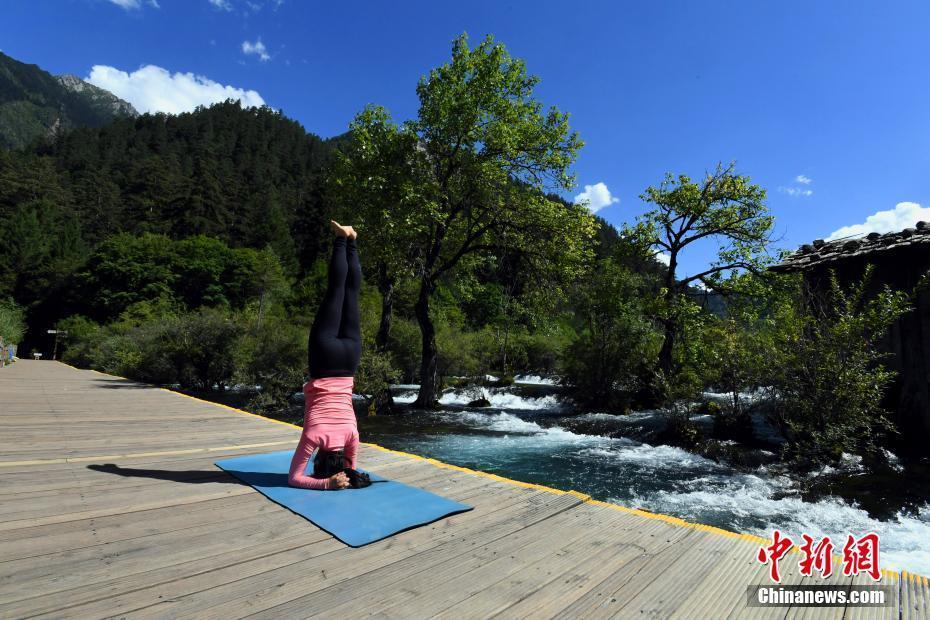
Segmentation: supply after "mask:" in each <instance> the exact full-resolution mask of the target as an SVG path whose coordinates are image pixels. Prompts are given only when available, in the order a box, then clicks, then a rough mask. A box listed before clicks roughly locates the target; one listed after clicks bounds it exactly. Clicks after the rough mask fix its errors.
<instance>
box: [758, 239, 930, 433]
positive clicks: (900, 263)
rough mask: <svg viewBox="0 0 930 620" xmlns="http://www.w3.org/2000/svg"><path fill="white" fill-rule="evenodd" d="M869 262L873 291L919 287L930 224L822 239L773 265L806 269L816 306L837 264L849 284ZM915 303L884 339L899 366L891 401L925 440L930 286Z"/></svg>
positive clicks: (929, 428)
mask: <svg viewBox="0 0 930 620" xmlns="http://www.w3.org/2000/svg"><path fill="white" fill-rule="evenodd" d="M869 264H872V265H874V273H873V277H872V280H871V283H870V287H869V292H870V293H873V294H874V293H875V292H877V291H878V290H879V289H881V288H882V287H883V286H884V285H886V284H887V285H888V286H890V287H891V288H892V289H895V290H901V291H908V292H909V291H911V290H913V289H914V287H915V285H916V284H917V283H918V281H919V280H920V279H921V277H922V276H923V275H924V274H925V273H926V272H927V271H928V270H930V224H928V223H927V222H918V223H917V225H916V227H915V228H906V229H904V230H902V231H900V232H893V233H887V234H884V235H882V234H879V233H869V234H868V235H867V236H865V237H862V238H846V239H838V240H835V241H824V240H823V239H818V240H816V241H814V242H813V243H812V244H806V245H802V246H801V247H800V248H799V249H798V250H797V251H795V252H794V253H792V254H790V255H789V256H788V257H787V258H786V259H785V260H784V261H782V262H781V263H780V264H778V265H776V266H775V267H773V268H772V269H773V270H774V271H781V272H789V271H799V272H801V273H802V274H803V277H804V283H805V288H806V291H807V293H808V300H809V302H811V303H812V304H814V305H815V307H816V304H817V302H818V301H822V300H823V299H824V293H825V292H826V290H827V287H828V286H829V277H830V271H831V270H832V271H833V272H834V273H836V276H837V279H838V280H839V282H840V284H841V285H843V286H844V287H848V286H849V285H850V284H852V283H853V282H857V281H859V280H860V278H861V277H862V274H863V272H864V271H865V268H866V266H867V265H869ZM915 306H916V307H915V309H914V310H912V311H911V312H909V313H907V314H906V315H904V316H903V317H901V318H900V319H899V320H898V321H897V322H896V323H895V324H894V325H893V326H892V327H891V329H890V330H889V331H888V333H887V334H886V336H885V338H884V341H883V343H882V348H883V349H884V350H885V351H887V352H888V353H890V354H891V355H890V357H889V358H888V360H887V361H886V364H887V365H888V366H889V367H890V368H892V369H894V370H895V371H896V372H897V377H896V379H895V381H894V383H893V385H892V386H891V387H890V389H889V391H888V394H887V397H886V406H887V407H888V408H889V409H890V410H892V411H893V412H895V421H896V423H897V424H898V428H899V429H900V430H901V431H902V433H904V434H905V437H906V438H907V439H909V440H910V441H911V443H915V444H918V445H925V443H924V442H925V441H926V440H927V439H928V438H930V291H927V290H921V291H920V292H919V293H918V295H917V297H916V304H915Z"/></svg>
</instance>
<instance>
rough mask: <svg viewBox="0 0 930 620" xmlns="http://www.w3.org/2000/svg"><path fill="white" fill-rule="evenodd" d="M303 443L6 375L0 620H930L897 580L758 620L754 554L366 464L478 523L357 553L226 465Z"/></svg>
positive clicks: (451, 525)
mask: <svg viewBox="0 0 930 620" xmlns="http://www.w3.org/2000/svg"><path fill="white" fill-rule="evenodd" d="M297 438H298V431H297V430H296V429H295V427H292V426H289V425H284V424H281V423H273V422H272V421H269V420H266V419H264V418H260V417H258V416H251V415H243V414H242V413H241V412H235V411H232V410H229V409H228V408H224V407H221V406H218V405H213V404H210V403H205V402H203V401H197V400H195V399H191V398H187V397H184V396H181V395H178V394H175V393H173V392H169V391H167V390H163V389H159V388H154V387H151V386H146V385H142V384H138V383H134V382H131V381H127V380H124V379H121V378H118V377H112V376H109V375H102V374H99V373H95V372H93V371H85V370H77V369H74V368H71V367H69V366H66V365H64V364H60V363H57V362H49V361H41V362H36V361H27V360H23V361H20V362H18V363H16V364H15V365H14V366H12V367H8V368H4V369H2V370H0V500H2V501H0V513H2V514H0V618H33V617H43V618H71V617H75V618H97V617H111V616H115V617H131V618H152V617H154V618H221V619H227V618H239V617H245V616H250V617H258V618H276V619H278V618H301V617H309V616H317V615H319V616H327V617H332V618H340V617H347V616H348V617H357V616H363V615H377V616H381V617H397V618H432V617H443V618H486V617H491V616H499V617H502V618H527V617H528V618H548V617H608V616H610V617H622V618H623V617H628V618H642V617H647V616H648V617H660V618H666V617H674V618H705V617H707V618H727V617H753V618H756V617H758V618H795V617H816V618H820V617H825V618H859V617H868V618H873V617H874V618H898V617H902V618H927V617H930V607H928V600H930V593H928V589H930V586H928V582H927V580H926V579H925V578H922V577H914V576H908V575H904V577H903V578H902V576H901V575H898V574H896V573H887V574H886V575H885V576H884V577H883V580H882V582H883V583H884V584H886V585H891V586H893V592H894V597H895V601H894V604H893V606H892V607H885V608H870V609H866V608H848V609H844V608H804V607H798V608H785V607H781V608H759V607H747V604H746V588H747V586H748V585H750V584H766V583H768V576H767V572H766V571H767V568H766V567H764V566H762V565H761V564H759V563H758V562H757V561H756V560H755V559H754V558H755V554H756V551H757V550H758V548H759V542H758V539H754V538H753V537H750V536H743V535H736V534H730V533H725V532H722V531H721V530H715V529H714V528H709V527H706V526H694V525H691V524H686V523H684V522H681V521H679V520H677V519H672V518H669V517H663V516H661V515H651V514H648V513H642V512H639V511H633V510H629V509H624V508H619V507H616V506H611V505H608V504H603V503H601V502H595V501H591V500H590V499H588V498H586V497H585V496H583V495H580V494H577V493H566V492H561V491H556V490H552V489H545V488H542V487H537V486H534V485H525V484H521V483H514V482H513V481H506V480H504V479H501V478H497V477H495V476H489V475H486V474H484V475H482V474H477V473H474V472H469V471H467V470H462V469H460V468H455V467H451V466H446V465H443V464H440V463H436V462H433V461H428V460H425V459H420V458H417V457H413V456H411V455H404V454H401V453H396V452H391V451H388V450H383V449H380V448H378V447H376V446H371V445H366V446H364V447H363V449H362V453H361V458H360V462H361V463H362V464H363V466H365V467H366V468H368V469H371V470H373V471H375V472H377V473H379V474H381V475H384V476H387V477H390V478H393V479H397V480H401V481H403V482H407V483H410V484H415V485H417V486H420V487H423V488H426V489H428V490H430V491H433V492H436V493H439V494H442V495H444V496H447V497H450V498H452V499H455V500H458V501H462V502H466V503H469V504H471V505H473V506H475V509H474V510H473V511H471V512H468V513H464V514H461V515H456V516H453V517H450V518H447V519H443V520H441V521H438V522H436V523H433V524H431V525H428V526H425V527H421V528H417V529H414V530H411V531H408V532H404V533H401V534H399V535H396V536H393V537H391V538H388V539H386V540H383V541H380V542H377V543H374V544H371V545H368V546H365V547H362V548H358V549H352V548H350V547H347V546H345V545H343V544H342V543H340V542H338V541H337V540H335V539H333V538H332V537H331V536H329V535H327V534H326V533H324V532H322V531H321V530H319V529H318V528H316V527H315V526H314V525H313V524H311V523H309V522H308V521H306V520H305V519H303V518H302V517H299V516H297V515H295V514H293V513H291V512H289V511H288V510H286V509H285V508H282V507H281V506H278V505H277V504H275V503H273V502H271V501H269V500H268V499H266V498H265V497H264V496H262V495H261V494H259V493H258V492H256V491H254V490H252V488H251V487H248V486H245V485H243V484H240V483H239V482H238V481H237V480H235V479H234V478H232V477H231V476H229V475H227V474H226V473H225V472H223V471H221V470H219V469H218V468H217V467H216V466H214V465H213V461H214V460H216V459H218V458H222V457H229V456H233V455H236V454H247V453H260V452H268V451H273V450H282V449H286V448H288V447H290V446H293V445H295V444H296V442H297ZM363 439H364V438H363ZM789 560H790V561H789ZM792 567H793V569H794V570H792ZM782 570H783V573H786V574H787V578H786V579H784V582H785V583H798V582H800V579H799V576H798V574H797V566H796V561H795V560H791V557H789V558H787V559H786V560H783V561H782ZM831 581H833V583H839V584H848V583H849V582H850V580H849V578H842V577H838V578H834V579H832V580H831ZM804 583H809V584H811V585H823V584H824V581H822V580H816V579H806V580H805V581H804ZM863 583H864V582H863Z"/></svg>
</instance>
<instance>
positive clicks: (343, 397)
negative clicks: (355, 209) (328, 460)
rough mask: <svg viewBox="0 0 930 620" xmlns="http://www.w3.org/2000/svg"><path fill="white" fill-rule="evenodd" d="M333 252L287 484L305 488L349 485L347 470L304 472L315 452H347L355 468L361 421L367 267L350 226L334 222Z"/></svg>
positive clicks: (347, 461) (311, 347)
mask: <svg viewBox="0 0 930 620" xmlns="http://www.w3.org/2000/svg"><path fill="white" fill-rule="evenodd" d="M330 224H331V225H332V228H333V232H335V234H336V236H335V238H333V252H332V255H331V256H330V259H329V274H328V280H327V286H326V294H325V295H324V297H323V301H322V302H321V303H320V307H319V309H318V310H317V313H316V317H315V318H314V320H313V327H311V328H310V342H309V348H308V355H309V362H310V380H309V381H308V382H307V383H305V384H304V400H305V405H304V428H303V433H302V434H301V436H300V443H298V444H297V450H295V452H294V458H293V459H292V460H291V469H290V473H289V474H288V482H289V483H290V485H291V486H295V487H301V488H304V489H344V488H346V487H347V486H349V480H348V477H347V476H346V474H345V473H343V472H340V473H337V474H335V475H333V476H330V477H329V478H316V477H313V476H308V475H307V474H306V473H305V470H306V468H307V463H308V462H309V461H310V458H311V456H313V452H314V450H323V451H327V452H333V451H336V450H343V452H344V455H345V466H346V467H347V468H351V469H353V470H354V469H356V467H355V464H356V455H357V453H358V425H357V423H356V421H355V411H354V410H353V408H352V387H353V384H354V377H355V371H356V369H357V368H358V363H359V358H360V357H361V354H362V338H361V332H360V329H359V311H358V292H359V287H360V285H361V280H362V269H361V266H360V265H359V261H358V249H357V248H356V245H355V237H356V233H355V231H354V230H353V229H352V227H351V226H340V225H339V224H337V223H336V222H335V221H331V222H330Z"/></svg>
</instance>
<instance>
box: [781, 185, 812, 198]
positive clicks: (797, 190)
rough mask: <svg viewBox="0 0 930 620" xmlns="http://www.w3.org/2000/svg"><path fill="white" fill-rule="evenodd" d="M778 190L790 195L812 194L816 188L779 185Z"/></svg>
mask: <svg viewBox="0 0 930 620" xmlns="http://www.w3.org/2000/svg"><path fill="white" fill-rule="evenodd" d="M778 191H780V192H783V193H785V194H788V195H789V196H805V197H807V196H812V195H813V194H814V190H812V189H806V188H804V187H779V188H778Z"/></svg>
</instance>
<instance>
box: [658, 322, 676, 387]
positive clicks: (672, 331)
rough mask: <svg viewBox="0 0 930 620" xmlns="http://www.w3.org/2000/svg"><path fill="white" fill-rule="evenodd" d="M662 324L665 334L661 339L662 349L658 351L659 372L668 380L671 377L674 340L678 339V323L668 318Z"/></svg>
mask: <svg viewBox="0 0 930 620" xmlns="http://www.w3.org/2000/svg"><path fill="white" fill-rule="evenodd" d="M664 323H665V334H664V336H663V339H662V348H661V349H659V370H660V371H661V372H662V374H664V375H665V377H666V378H668V377H671V376H672V363H673V361H674V358H673V355H672V354H673V351H674V348H675V338H677V337H678V322H677V321H676V320H675V319H674V318H668V319H666V320H665V321H664Z"/></svg>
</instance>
